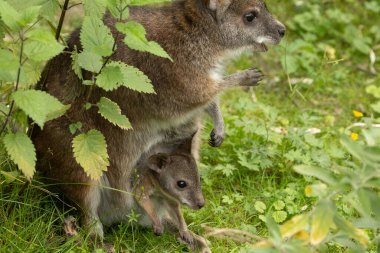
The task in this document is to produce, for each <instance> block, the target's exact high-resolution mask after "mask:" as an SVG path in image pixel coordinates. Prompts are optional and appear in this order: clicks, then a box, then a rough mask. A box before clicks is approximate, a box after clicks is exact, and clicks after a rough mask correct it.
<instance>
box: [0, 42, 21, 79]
mask: <svg viewBox="0 0 380 253" xmlns="http://www.w3.org/2000/svg"><path fill="white" fill-rule="evenodd" d="M18 66H19V64H18V58H17V56H16V55H14V54H13V53H12V52H10V51H8V50H5V49H0V80H3V81H8V82H13V81H15V79H16V73H17V69H18Z"/></svg>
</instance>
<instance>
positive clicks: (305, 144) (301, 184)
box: [0, 0, 380, 252]
mask: <svg viewBox="0 0 380 253" xmlns="http://www.w3.org/2000/svg"><path fill="white" fill-rule="evenodd" d="M267 4H268V6H269V7H270V9H271V11H272V12H273V13H275V14H276V15H277V16H278V17H279V19H280V20H281V21H284V22H285V23H286V25H287V27H288V33H287V37H286V39H285V40H284V42H283V43H282V44H281V46H279V47H275V48H271V50H270V51H269V52H268V53H266V54H253V53H247V54H246V55H243V56H242V57H241V58H239V59H236V60H234V61H233V62H231V64H230V65H229V66H228V68H227V72H230V73H232V72H235V71H237V70H240V69H245V68H249V67H251V66H258V67H259V68H261V69H262V70H263V71H264V73H265V74H266V76H267V78H266V80H265V81H264V82H263V83H262V85H261V86H259V87H257V88H255V89H253V90H241V89H236V90H233V91H230V92H228V93H226V94H225V95H224V96H223V99H222V109H223V115H224V118H225V121H226V132H227V136H226V140H225V143H224V144H223V145H222V147H221V148H219V149H214V148H211V147H208V146H207V144H206V143H207V138H208V133H209V132H210V130H211V124H210V122H208V121H207V122H206V124H205V130H204V138H203V141H204V145H203V147H202V159H201V164H200V170H201V174H202V180H203V191H204V194H205V197H206V199H207V204H206V206H205V207H204V208H203V209H202V210H200V211H198V212H194V211H190V210H185V214H186V219H187V221H188V223H189V226H190V228H191V229H192V230H194V231H196V232H199V233H201V234H202V233H204V232H205V230H204V228H202V227H201V224H204V225H206V226H207V227H214V228H236V229H239V230H241V231H246V232H249V233H252V234H255V235H258V236H259V238H255V239H254V240H253V239H252V240H250V242H248V243H242V242H241V241H242V240H241V238H240V239H239V240H236V237H237V235H236V234H233V235H229V236H224V237H223V238H215V237H210V238H209V240H210V241H211V243H212V250H213V251H214V252H377V251H378V249H377V248H378V247H377V245H378V244H379V239H380V238H379V228H380V219H379V218H380V213H379V209H380V207H379V206H380V197H379V186H380V172H379V158H378V157H380V156H379V154H380V151H379V145H378V144H379V137H380V133H379V131H378V130H377V128H376V127H377V126H378V125H376V124H378V123H379V122H378V119H377V117H378V114H379V113H380V77H379V74H378V72H379V71H380V61H379V57H378V56H379V52H380V25H379V24H380V15H379V14H380V3H379V1H377V0H369V1H349V0H342V1H333V0H330V1H327V0H326V1H314V0H312V1H302V0H291V1H282V0H279V1H274V0H268V1H267ZM81 8H82V7H81V5H78V6H76V7H73V8H72V9H70V10H69V12H68V19H67V20H66V21H65V26H64V30H63V31H64V33H63V35H64V36H67V35H68V34H69V32H70V31H71V30H72V29H73V27H78V26H79V25H80V24H81V21H82V18H81V15H82V9H81ZM51 18H52V23H56V22H57V18H58V17H55V16H54V17H51ZM376 56H377V57H376ZM0 64H2V62H1V59H0ZM1 66H3V65H1ZM1 84H2V86H1V99H2V105H1V106H2V107H3V108H4V106H5V105H6V104H7V103H9V101H8V100H7V99H8V97H7V96H8V94H9V93H10V90H9V89H10V88H9V85H4V83H1ZM11 88H12V87H11ZM7 89H8V90H7ZM353 111H355V112H354V113H353ZM14 117H15V118H16V119H17V122H18V123H22V122H25V121H26V116H25V114H23V113H22V112H19V111H16V113H15V115H14ZM373 126H375V127H373ZM354 140H355V141H354ZM1 145H2V144H1ZM0 162H1V163H0V164H1V175H0V207H1V208H0V223H1V227H0V251H1V252H68V251H72V252H86V251H91V250H92V248H91V247H90V246H88V245H87V244H86V243H85V242H86V241H87V240H88V234H87V233H86V231H81V234H80V236H79V237H77V238H71V239H69V240H66V238H65V236H64V234H63V231H62V221H63V219H64V218H65V217H67V216H68V215H69V214H74V215H75V214H76V211H75V210H74V208H72V207H70V206H68V205H65V204H63V202H62V199H61V198H60V197H58V196H56V195H55V194H52V193H50V192H48V191H47V190H46V185H44V184H43V183H41V182H40V181H41V179H40V178H38V177H34V178H33V179H32V181H31V183H26V180H25V177H24V176H22V175H21V174H20V173H19V172H18V170H17V169H16V167H15V166H14V164H13V162H12V161H11V160H10V158H9V157H8V155H6V152H5V150H4V147H3V146H1V147H0ZM297 172H299V173H301V174H306V176H303V175H300V174H299V173H297ZM299 215H301V216H299ZM292 217H296V218H295V220H292V219H291V218H292ZM130 219H131V221H132V220H133V219H134V217H132V216H131V217H130ZM272 219H273V220H274V221H273V220H272ZM303 219H304V220H306V222H304V221H303ZM286 221H288V223H286ZM348 222H349V223H348ZM277 224H279V225H282V226H281V230H279V229H278V227H277V226H278V225H277ZM284 224H285V225H284ZM316 224H323V225H324V226H318V225H316ZM291 228H292V229H291ZM107 232H108V233H107V236H106V240H107V241H109V242H112V243H113V244H114V245H115V247H116V249H117V250H118V251H122V250H123V251H125V252H176V251H182V250H183V249H185V248H186V247H185V246H183V245H181V244H179V243H178V242H177V241H176V240H175V238H174V237H173V236H172V235H170V234H165V235H164V236H163V237H155V236H154V235H153V234H152V232H151V230H148V229H142V228H139V227H137V226H135V225H134V223H133V222H131V223H129V224H123V225H119V226H115V227H112V228H110V229H109V230H108V231H107ZM267 238H269V239H267ZM257 243H258V244H257Z"/></svg>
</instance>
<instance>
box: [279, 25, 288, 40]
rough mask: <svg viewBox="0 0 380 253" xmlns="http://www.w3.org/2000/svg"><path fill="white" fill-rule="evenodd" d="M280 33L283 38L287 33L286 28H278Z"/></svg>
mask: <svg viewBox="0 0 380 253" xmlns="http://www.w3.org/2000/svg"><path fill="white" fill-rule="evenodd" d="M278 33H279V34H280V36H281V38H282V37H284V36H285V33H286V28H285V27H280V29H278Z"/></svg>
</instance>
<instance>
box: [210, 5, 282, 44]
mask: <svg viewBox="0 0 380 253" xmlns="http://www.w3.org/2000/svg"><path fill="white" fill-rule="evenodd" d="M204 1H208V4H209V8H210V10H211V11H214V12H215V19H216V22H217V23H218V27H219V29H220V30H219V32H220V33H221V34H222V36H221V38H222V39H223V40H224V43H226V44H227V46H231V47H249V46H252V47H254V48H256V49H260V48H262V49H266V47H265V44H278V43H280V41H281V39H282V38H283V37H284V36H285V31H286V30H285V26H284V25H283V24H282V23H281V22H280V21H278V20H277V19H276V18H275V17H273V15H272V14H271V13H270V12H269V11H268V8H267V6H266V4H265V3H264V2H263V1H261V0H204Z"/></svg>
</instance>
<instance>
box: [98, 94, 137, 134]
mask: <svg viewBox="0 0 380 253" xmlns="http://www.w3.org/2000/svg"><path fill="white" fill-rule="evenodd" d="M97 106H98V107H99V113H100V115H102V116H103V118H105V119H106V120H108V121H109V122H111V123H112V124H114V125H116V126H118V127H120V128H122V129H125V130H127V129H131V128H132V126H131V123H130V122H129V120H128V118H127V117H126V116H124V115H122V114H121V110H120V107H119V105H118V104H116V103H115V102H113V101H111V100H110V99H108V98H105V97H101V98H100V100H99V102H98V103H97Z"/></svg>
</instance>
